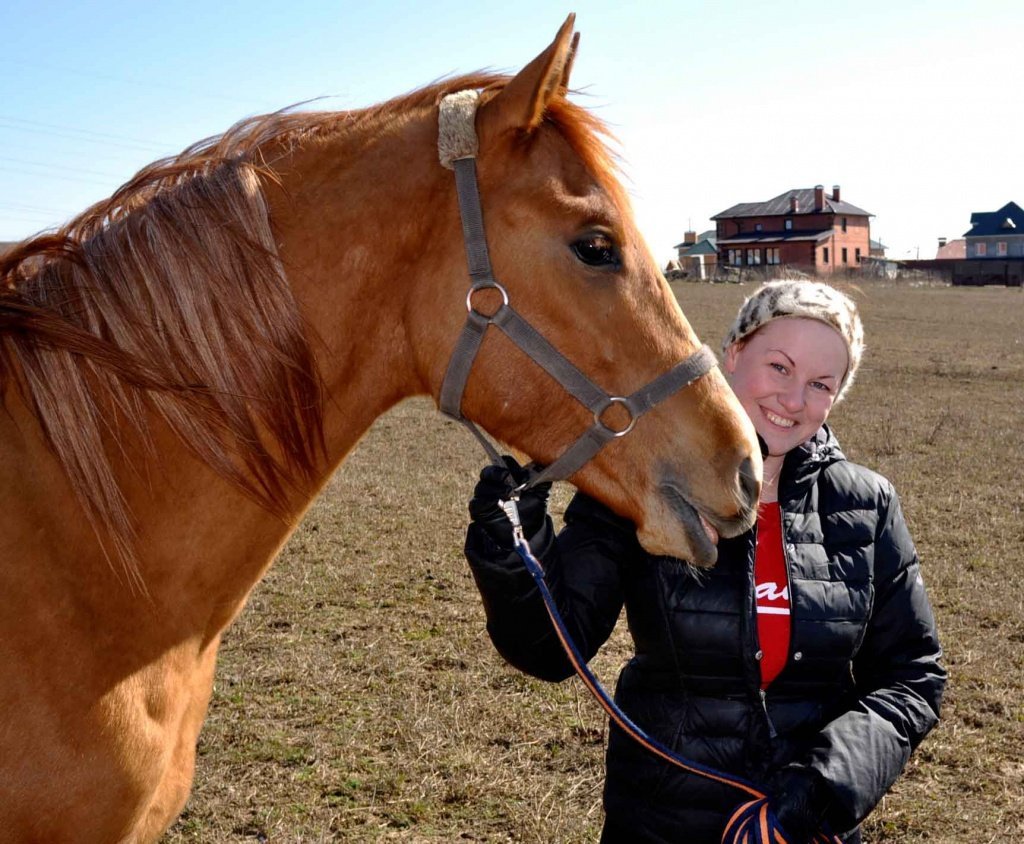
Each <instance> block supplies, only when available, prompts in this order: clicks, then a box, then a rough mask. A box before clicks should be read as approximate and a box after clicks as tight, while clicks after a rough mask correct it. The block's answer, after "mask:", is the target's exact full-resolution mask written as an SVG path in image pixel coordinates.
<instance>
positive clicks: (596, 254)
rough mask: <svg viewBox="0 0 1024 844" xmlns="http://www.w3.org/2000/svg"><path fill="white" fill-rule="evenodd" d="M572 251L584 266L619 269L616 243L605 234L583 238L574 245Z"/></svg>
mask: <svg viewBox="0 0 1024 844" xmlns="http://www.w3.org/2000/svg"><path fill="white" fill-rule="evenodd" d="M572 251H573V253H575V255H576V257H577V258H579V259H580V260H581V261H582V262H583V263H584V264H587V265H588V266H591V267H617V266H618V265H619V263H620V261H619V252H618V250H617V249H616V248H615V242H614V241H613V240H612V239H611V238H610V237H608V236H607V235H604V234H590V235H587V236H586V237H581V238H580V239H579V240H577V241H576V242H575V243H573V245H572Z"/></svg>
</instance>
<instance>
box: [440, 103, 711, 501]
mask: <svg viewBox="0 0 1024 844" xmlns="http://www.w3.org/2000/svg"><path fill="white" fill-rule="evenodd" d="M477 96H478V94H477V92H476V91H460V92H459V93H457V94H450V95H449V96H447V97H445V98H444V99H443V100H442V101H441V107H440V113H439V117H438V155H439V157H440V160H441V164H442V165H444V166H445V167H447V168H448V169H450V170H454V171H455V186H456V190H457V192H458V198H459V212H460V214H461V217H462V235H463V239H464V241H465V246H466V261H467V263H468V266H469V276H470V279H471V280H472V285H471V286H470V288H469V293H468V294H467V296H466V310H467V311H468V314H467V316H466V323H465V325H464V326H463V328H462V333H461V334H460V335H459V339H458V341H457V342H456V344H455V349H454V350H453V352H452V357H451V360H450V361H449V363H448V370H447V372H446V373H445V376H444V381H443V383H442V384H441V396H440V400H439V404H440V408H441V412H442V413H444V414H445V415H446V416H449V417H451V418H452V419H455V420H458V421H460V422H462V423H463V424H464V425H465V426H466V427H467V428H469V430H470V431H471V432H472V433H473V435H474V436H475V437H476V438H477V439H478V440H479V441H480V443H481V444H482V445H483V447H484V449H485V450H486V451H487V453H488V455H489V456H490V458H491V459H492V460H493V461H494V462H495V463H496V464H497V465H499V466H504V463H503V462H502V460H501V457H500V455H499V454H498V452H497V451H496V450H495V448H494V446H493V445H491V443H490V442H489V441H488V440H487V438H486V437H485V436H484V435H483V434H482V433H481V432H480V431H479V430H478V429H477V427H476V426H475V425H474V424H473V423H472V422H471V421H470V420H468V419H466V418H465V417H464V416H463V415H462V394H463V392H464V391H465V389H466V381H467V380H468V379H469V372H470V370H471V369H472V367H473V361H474V360H475V359H476V355H477V353H478V352H479V351H480V346H481V345H482V344H483V340H484V335H485V333H486V331H487V328H488V326H491V325H494V326H496V327H497V328H499V329H501V331H502V332H504V334H505V335H506V336H507V337H508V338H509V339H510V340H511V341H512V342H513V343H515V344H516V345H517V346H518V347H519V348H520V350H522V351H523V352H524V353H525V354H527V355H528V356H529V357H530V358H531V359H532V360H533V361H534V362H535V363H537V364H538V365H539V366H540V367H542V368H543V369H544V370H545V371H546V372H547V373H548V374H549V375H550V376H551V377H552V378H554V379H555V380H556V381H558V383H559V384H561V385H562V387H564V388H565V390H566V392H568V393H569V394H570V395H572V396H573V398H575V399H576V400H577V401H579V402H580V404H582V405H583V406H584V407H586V408H587V409H588V410H589V411H590V412H591V413H593V415H594V424H593V425H592V426H591V427H590V428H588V429H587V430H586V431H585V432H584V433H583V434H582V435H581V436H580V437H579V439H577V440H576V442H574V443H573V444H572V445H571V446H569V448H568V449H567V450H566V451H564V452H563V453H562V454H561V455H560V456H559V457H558V458H557V459H556V460H555V461H554V462H553V463H552V464H551V465H550V466H548V467H547V468H545V469H543V470H542V471H540V472H537V473H534V474H533V475H532V476H531V477H530V480H529V481H528V482H527V483H526V485H525V486H526V487H530V486H534V485H535V484H538V483H543V482H545V481H555V480H564V479H566V478H568V477H570V476H571V475H573V474H574V473H575V472H577V471H578V470H579V469H580V468H581V467H582V466H583V465H584V464H585V463H587V462H588V461H589V460H590V459H591V458H593V457H594V455H596V454H597V453H598V452H599V451H600V450H601V448H603V447H604V446H605V445H606V444H607V443H608V442H610V441H611V440H613V439H615V438H617V437H622V436H625V435H626V434H628V433H629V432H630V431H631V430H633V426H634V425H635V424H636V421H637V419H638V418H639V417H640V416H641V415H642V414H644V413H646V412H647V411H648V410H650V409H651V408H652V407H654V406H655V405H657V404H658V403H659V402H662V401H664V400H665V399H667V398H668V397H669V396H671V395H672V394H674V393H675V392H677V391H678V390H680V389H682V388H683V387H686V386H688V385H689V384H692V383H693V382H694V381H696V380H697V379H698V378H700V377H701V376H703V375H705V374H706V373H708V372H709V371H710V370H711V369H712V368H714V367H715V366H716V365H717V364H718V360H717V359H716V358H715V354H714V352H712V351H711V349H710V348H708V347H707V346H706V345H705V346H703V347H701V348H700V349H699V350H698V351H697V352H695V353H694V354H692V355H690V357H688V358H686V359H685V360H683V361H681V362H680V363H678V364H676V365H675V366H674V367H672V369H670V370H668V372H666V373H664V374H663V375H659V376H658V377H657V378H655V379H654V380H653V381H651V382H650V383H649V384H647V385H646V386H644V387H641V388H640V389H639V390H637V391H636V392H635V393H632V394H631V395H629V396H613V395H610V394H609V393H607V392H605V391H604V390H602V389H601V388H600V387H598V386H597V385H596V384H595V383H594V382H593V381H591V380H590V379H589V378H588V377H587V376H586V375H584V374H583V373H582V372H580V371H579V369H577V368H576V367H575V366H574V365H573V364H572V363H571V362H570V361H569V360H568V359H567V358H566V357H565V356H564V355H562V354H561V353H560V352H559V351H558V350H557V349H556V348H555V347H554V346H552V345H551V344H550V343H549V342H548V341H547V340H545V339H544V337H543V336H542V335H541V334H540V332H538V331H537V330H536V329H535V328H534V327H533V326H532V325H530V324H529V323H528V322H527V321H526V320H524V319H523V318H522V317H521V316H520V315H519V314H518V313H517V312H516V311H515V310H514V309H513V308H512V306H511V305H510V304H509V296H508V291H506V290H505V288H504V287H502V285H501V284H499V283H498V282H497V281H495V279H494V275H493V272H492V270H491V259H490V256H489V255H488V252H487V240H486V237H485V233H484V223H483V213H482V211H481V209H480V192H479V189H478V187H477V179H476V152H477V137H476V129H475V123H474V120H475V115H476V103H477ZM488 288H493V289H495V290H497V291H498V292H499V293H500V294H501V301H502V304H501V306H500V307H499V308H498V309H497V310H496V311H495V312H494V313H492V314H490V315H487V314H483V313H481V312H479V311H477V310H476V309H475V308H474V307H473V295H474V294H475V293H477V292H478V291H480V290H486V289H488ZM615 404H620V405H622V406H623V407H624V408H625V409H626V410H627V411H629V414H630V420H629V423H628V424H627V425H626V427H625V428H622V429H621V430H615V429H612V428H609V427H608V426H607V425H605V423H604V422H602V421H601V416H602V415H603V414H604V413H605V411H607V410H608V408H610V407H611V406H612V405H615Z"/></svg>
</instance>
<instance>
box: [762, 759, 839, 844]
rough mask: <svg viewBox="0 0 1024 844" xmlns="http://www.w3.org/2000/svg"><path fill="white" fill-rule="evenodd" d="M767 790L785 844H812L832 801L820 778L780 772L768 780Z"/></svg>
mask: <svg viewBox="0 0 1024 844" xmlns="http://www.w3.org/2000/svg"><path fill="white" fill-rule="evenodd" d="M768 789H769V793H770V794H771V798H770V801H769V802H770V805H771V808H772V811H773V812H775V817H777V818H778V819H779V823H780V824H782V828H783V829H785V830H786V840H787V841H788V842H789V844H806V842H810V841H813V840H814V835H815V833H816V832H818V830H819V829H821V826H822V824H823V823H824V820H825V813H826V812H827V811H828V809H829V805H830V804H831V801H832V796H831V793H830V792H829V789H828V786H827V785H825V783H824V781H823V780H822V779H821V777H820V776H818V775H817V774H816V773H813V772H810V771H805V770H803V769H801V768H783V769H782V770H781V771H779V772H778V773H777V774H775V776H774V777H772V778H771V780H769V782H768Z"/></svg>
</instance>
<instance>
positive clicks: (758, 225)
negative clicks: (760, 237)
mask: <svg viewBox="0 0 1024 844" xmlns="http://www.w3.org/2000/svg"><path fill="white" fill-rule="evenodd" d="M754 231H756V232H759V231H764V226H762V225H761V224H760V223H754Z"/></svg>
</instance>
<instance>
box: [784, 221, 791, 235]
mask: <svg viewBox="0 0 1024 844" xmlns="http://www.w3.org/2000/svg"><path fill="white" fill-rule="evenodd" d="M785 226H786V231H788V232H791V231H793V221H792V220H786V223H785Z"/></svg>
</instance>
